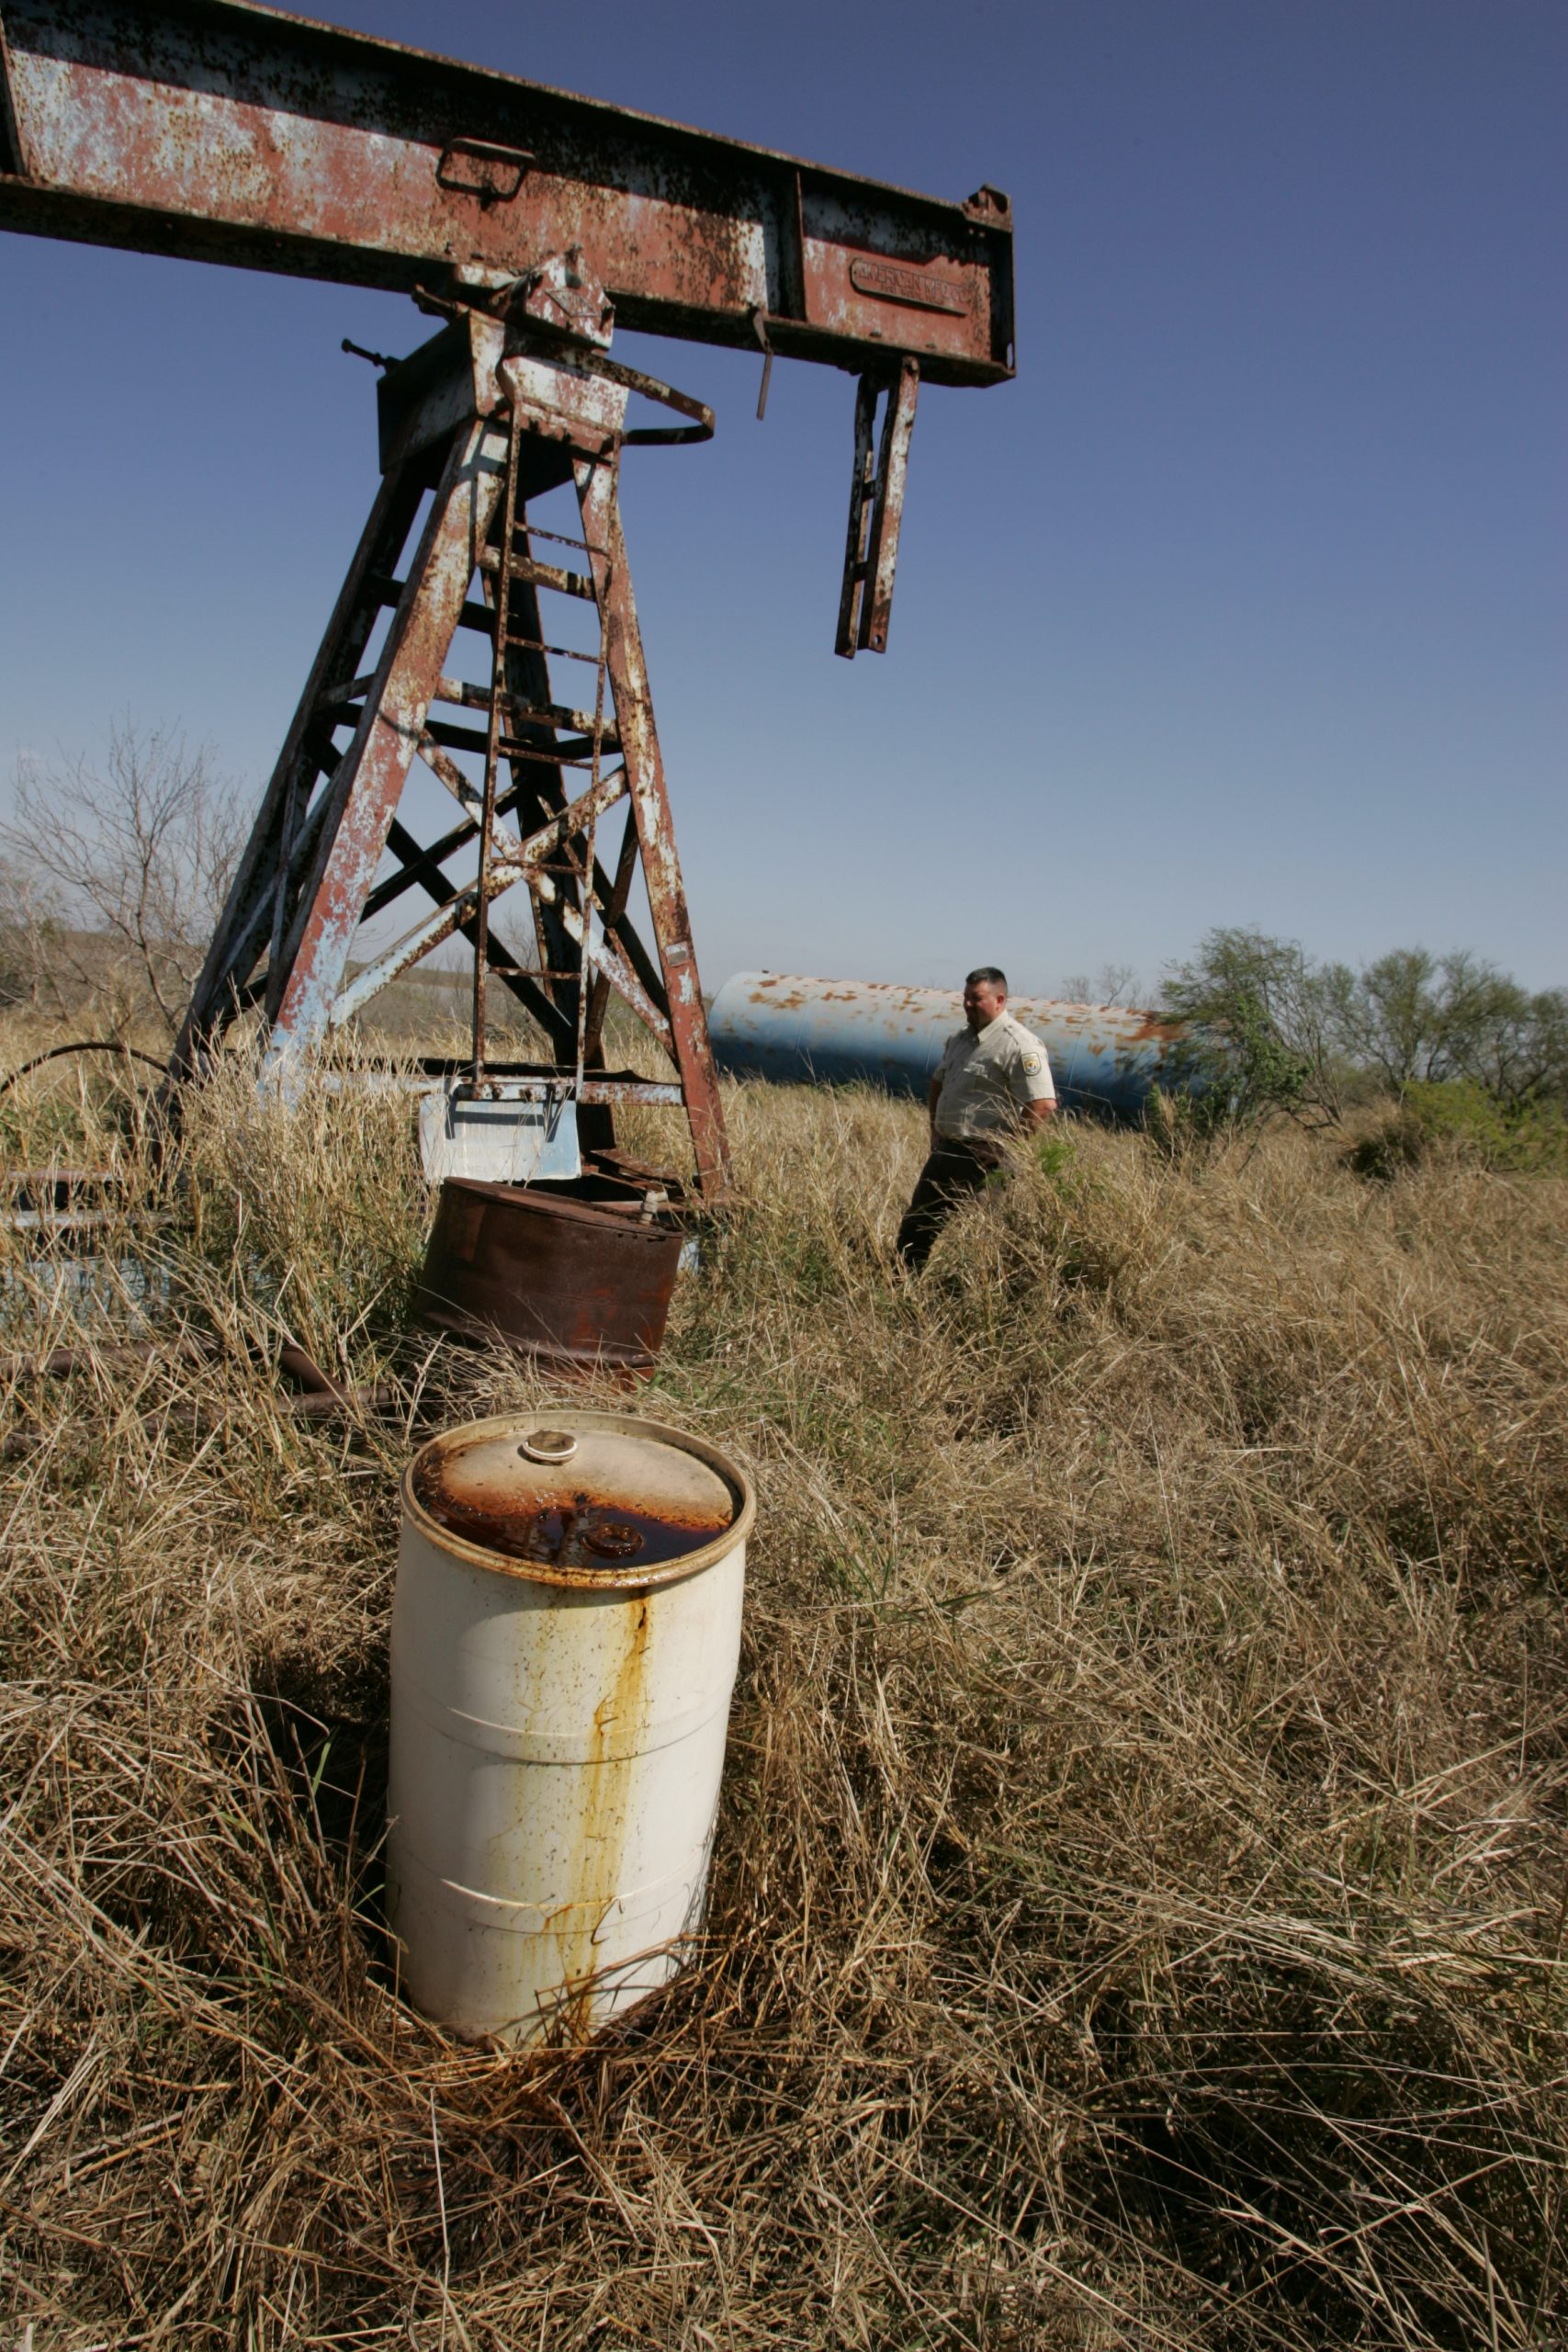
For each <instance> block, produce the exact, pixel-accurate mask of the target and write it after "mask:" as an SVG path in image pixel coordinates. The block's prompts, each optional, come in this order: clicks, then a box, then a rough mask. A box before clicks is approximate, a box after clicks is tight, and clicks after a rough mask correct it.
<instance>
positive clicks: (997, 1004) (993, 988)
mask: <svg viewBox="0 0 1568 2352" xmlns="http://www.w3.org/2000/svg"><path fill="white" fill-rule="evenodd" d="M1007 1001H1008V992H1007V990H1006V989H999V988H998V986H997V984H996V982H995V980H970V981H969V982H968V984H967V985H966V987H965V988H964V1020H965V1021H967V1023H969V1027H970V1030H971V1032H972V1034H973V1035H975V1036H976V1037H977V1036H978V1035H979V1034H980V1032H981V1030H982V1029H987V1028H989V1026H990V1024H991V1023H992V1022H993V1021H994V1020H995V1019H996V1017H997V1015H998V1012H1000V1011H1001V1009H1002V1007H1003V1005H1004V1004H1006V1002H1007Z"/></svg>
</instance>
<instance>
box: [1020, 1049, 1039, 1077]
mask: <svg viewBox="0 0 1568 2352" xmlns="http://www.w3.org/2000/svg"><path fill="white" fill-rule="evenodd" d="M1023 1067H1024V1069H1026V1070H1028V1071H1029V1073H1030V1075H1031V1077H1032V1076H1033V1074H1034V1072H1035V1071H1036V1070H1037V1069H1039V1067H1040V1057H1039V1055H1038V1054H1025V1056H1024V1057H1023Z"/></svg>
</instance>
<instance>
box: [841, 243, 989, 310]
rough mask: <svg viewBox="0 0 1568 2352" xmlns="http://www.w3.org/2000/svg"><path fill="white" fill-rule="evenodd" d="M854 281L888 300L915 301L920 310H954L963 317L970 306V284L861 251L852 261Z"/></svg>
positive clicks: (866, 291)
mask: <svg viewBox="0 0 1568 2352" xmlns="http://www.w3.org/2000/svg"><path fill="white" fill-rule="evenodd" d="M850 284H851V285H852V287H854V288H855V289H856V291H857V292H859V293H862V294H875V295H877V296H879V297H880V299H881V300H883V301H884V302H912V303H913V304H914V305H915V307H916V309H917V310H921V311H955V312H956V313H957V314H958V315H959V316H960V317H962V316H963V314H964V311H967V310H968V308H969V289H968V288H967V287H966V286H955V285H954V284H953V281H952V279H951V278H947V277H932V276H931V272H930V270H927V269H907V268H905V266H903V264H902V263H900V262H896V261H868V260H867V259H866V258H865V256H864V255H863V254H856V255H855V258H854V259H853V261H852V262H851V264H850Z"/></svg>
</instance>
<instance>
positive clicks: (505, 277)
mask: <svg viewBox="0 0 1568 2352" xmlns="http://www.w3.org/2000/svg"><path fill="white" fill-rule="evenodd" d="M0 229H19V230H24V231H28V232H31V233H33V234H36V235H39V236H45V237H61V238H66V239H72V240H75V241H78V242H82V241H85V242H88V243H97V244H109V245H124V246H133V247H135V248H136V249H137V250H139V251H141V252H144V253H159V254H177V255H183V256H185V257H186V258H190V259H195V260H201V261H216V262H226V263H230V264H234V265H238V266H241V267H245V268H253V269H265V270H276V271H280V272H284V273H286V274H288V275H290V276H294V277H325V278H333V279H337V280H338V281H340V282H342V283H344V284H350V285H362V286H381V287H389V288H395V289H400V290H401V291H403V292H406V293H412V292H413V291H414V290H415V288H419V287H421V286H430V285H436V286H440V287H447V286H450V284H451V283H452V281H453V279H454V277H455V276H456V274H457V273H458V272H461V273H462V275H463V277H464V279H465V281H466V282H467V283H468V284H469V285H474V284H482V283H490V284H492V285H501V284H502V283H505V282H506V281H509V280H512V279H514V278H517V277H521V276H523V275H524V274H525V272H526V271H528V270H529V269H530V268H532V267H534V266H536V265H537V264H539V263H540V262H542V261H543V260H544V259H545V258H546V256H547V255H549V254H559V253H564V252H567V251H568V250H570V248H572V247H578V248H581V251H582V253H583V254H584V256H585V257H586V260H587V264H588V266H589V268H590V270H591V272H592V275H593V276H594V277H596V278H597V279H599V280H600V281H601V282H602V283H603V285H604V288H605V290H606V292H607V293H608V295H609V297H610V299H611V300H612V302H613V303H614V305H615V311H616V315H617V317H618V320H619V322H620V323H621V324H622V325H623V326H626V327H632V328H639V329H642V330H645V331H647V332H649V333H651V334H666V335H674V336H678V337H680V338H681V339H682V340H684V341H696V342H705V343H716V344H728V345H738V346H740V347H743V348H746V349H752V350H755V349H757V348H758V347H759V345H761V349H762V350H763V351H771V352H773V353H775V354H778V355H780V356H784V357H786V358H795V359H813V360H824V361H827V362H829V364H831V365H834V366H838V367H842V368H852V369H855V370H857V371H858V370H863V369H865V368H868V367H876V368H879V369H880V371H881V373H882V375H883V378H884V380H886V381H891V380H893V379H895V378H896V377H897V368H898V362H899V359H900V357H901V356H903V355H909V356H914V357H915V358H917V359H918V360H919V371H920V375H921V376H922V378H923V379H924V380H925V381H926V382H928V383H937V384H993V383H998V382H1000V381H1002V380H1004V379H1006V378H1007V377H1009V376H1010V375H1011V373H1012V369H1013V302H1012V216H1011V212H1010V208H1009V205H1008V201H1007V198H1005V197H1003V196H1000V195H998V193H997V191H996V190H995V189H993V188H989V187H982V188H981V189H980V190H979V191H978V193H977V194H976V195H975V196H973V197H971V198H969V200H968V202H967V203H965V204H950V203H942V202H938V201H936V200H935V199H933V198H929V197H924V196H918V195H914V194H911V193H909V192H908V191H907V190H905V189H902V188H897V187H885V186H883V185H881V184H879V183H878V182H876V181H874V180H867V179H862V178H859V177H857V176H856V175H853V174H852V173H847V172H836V171H829V170H827V169H825V168H824V167H822V166H821V165H819V164H807V163H803V162H799V161H797V160H796V159H795V157H793V156H789V155H780V154H774V153H771V152H770V151H769V150H768V149H766V148H761V147H753V146H749V145H747V144H745V143H743V142H742V141H739V140H733V139H722V138H717V137H715V136H713V135H712V134H710V133H708V132H705V131H698V130H686V129H684V128H682V126H681V125H680V124H677V123H670V122H662V121H660V120H659V119H657V118H656V117H654V116H651V115H644V114H638V113H636V112H634V111H633V110H632V109H630V108H628V107H614V106H607V105H604V104H602V103H599V102H598V101H595V100H593V99H590V98H582V97H574V96H570V95H569V94H567V93H565V92H563V91H559V90H551V89H546V88H544V87H543V86H541V85H537V84H535V83H530V82H524V81H520V80H518V79H516V78H515V77H514V76H513V75H511V74H497V73H492V72H488V71H481V70H480V69H479V68H478V67H476V66H472V65H464V64H461V63H458V62H455V61H453V60H451V59H448V58H443V57H434V56H430V55H427V54H425V53H424V52H423V51H418V50H412V49H407V48H404V47H402V46H401V45H400V44H399V43H397V42H394V41H387V40H373V39H371V38H369V37H368V36H367V35H365V34H361V33H353V32H346V31H343V30H340V29H339V28H336V27H334V26H330V25H322V24H315V23H312V22H310V21H309V20H308V19H306V18H304V17H293V16H284V15H282V14H280V13H278V12H277V11H276V10H274V9H270V8H262V7H256V6H251V5H249V4H248V0H3V5H0Z"/></svg>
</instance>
